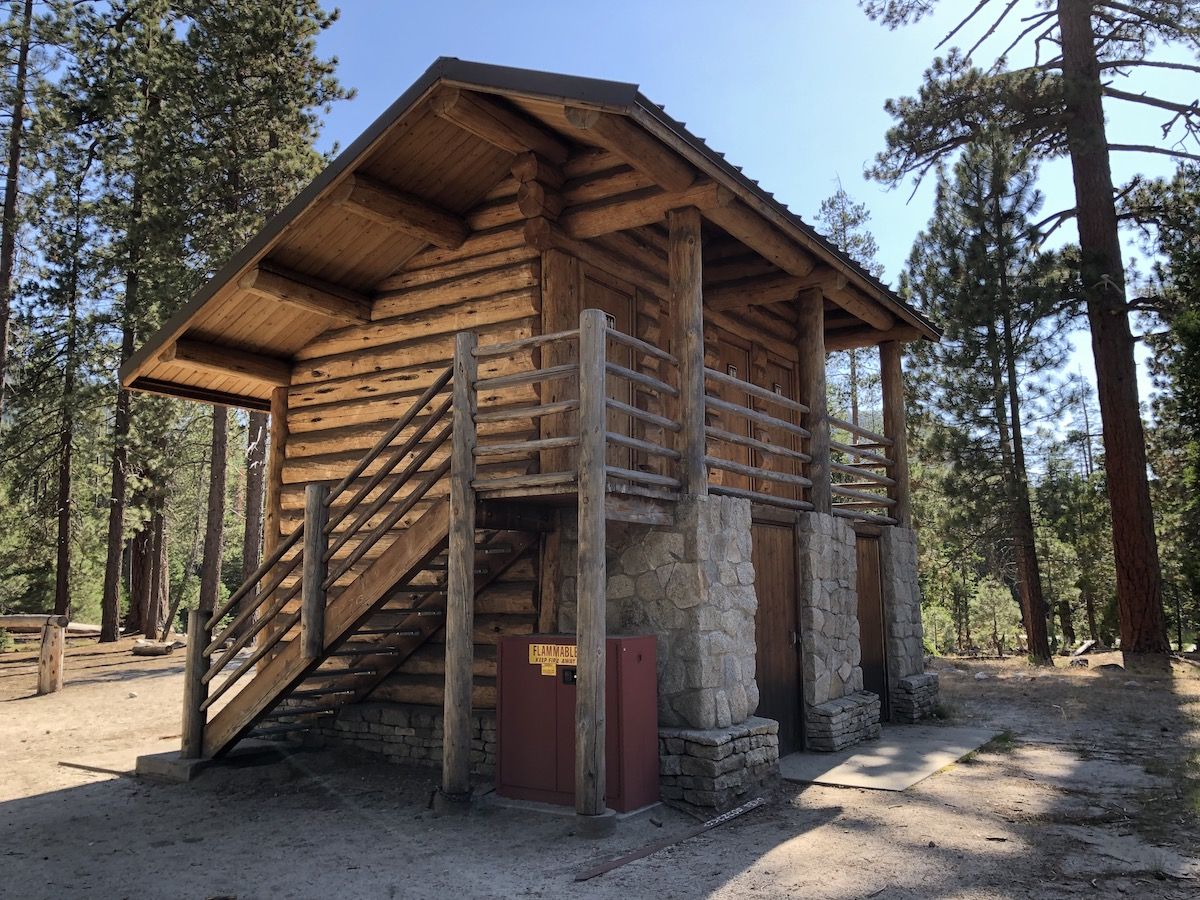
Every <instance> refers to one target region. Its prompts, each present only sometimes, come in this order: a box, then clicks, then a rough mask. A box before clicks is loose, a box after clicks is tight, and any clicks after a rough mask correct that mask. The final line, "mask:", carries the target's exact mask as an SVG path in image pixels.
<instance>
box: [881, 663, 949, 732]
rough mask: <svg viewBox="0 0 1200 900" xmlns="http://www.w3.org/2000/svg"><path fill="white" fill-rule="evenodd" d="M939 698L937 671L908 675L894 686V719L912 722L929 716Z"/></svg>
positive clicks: (894, 720) (895, 720)
mask: <svg viewBox="0 0 1200 900" xmlns="http://www.w3.org/2000/svg"><path fill="white" fill-rule="evenodd" d="M937 698H938V676H937V672H922V673H921V674H920V675H906V676H905V677H904V678H901V679H900V680H899V681H898V682H897V684H896V686H895V687H893V688H892V721H893V722H909V723H912V722H919V721H921V720H922V719H927V718H929V717H930V716H931V715H933V709H934V707H935V706H937Z"/></svg>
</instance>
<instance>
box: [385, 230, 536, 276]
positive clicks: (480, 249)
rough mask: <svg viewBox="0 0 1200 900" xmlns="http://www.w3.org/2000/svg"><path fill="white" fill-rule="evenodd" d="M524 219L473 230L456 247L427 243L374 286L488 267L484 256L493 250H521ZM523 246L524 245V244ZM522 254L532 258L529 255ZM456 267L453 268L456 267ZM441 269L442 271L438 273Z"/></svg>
mask: <svg viewBox="0 0 1200 900" xmlns="http://www.w3.org/2000/svg"><path fill="white" fill-rule="evenodd" d="M524 225H525V223H524V222H514V223H512V224H510V225H504V226H501V227H498V228H488V229H484V230H481V231H476V232H474V233H473V234H472V235H471V236H470V237H469V238H467V239H466V241H465V242H464V243H463V245H462V246H461V247H459V248H458V249H457V250H443V249H442V248H441V247H435V246H433V245H430V246H428V247H426V248H425V249H424V250H422V251H420V252H419V253H417V254H416V255H415V256H413V257H411V258H410V259H409V260H407V261H406V262H405V263H404V270H403V271H400V272H395V273H393V274H391V275H388V276H387V277H386V278H384V279H383V280H382V281H380V282H379V283H378V284H377V285H376V288H377V289H378V290H391V289H392V288H404V287H411V286H412V285H413V284H414V283H415V284H422V283H427V282H429V281H440V280H441V279H442V278H448V277H451V276H453V275H462V274H465V273H466V272H469V271H474V270H477V269H478V268H485V269H490V268H492V266H491V265H486V264H485V261H484V257H486V256H488V255H489V254H494V253H505V252H514V253H518V254H519V253H521V249H522V247H525V238H524V235H523V234H522V230H523V228H524ZM526 249H527V248H526ZM525 258H529V259H532V258H533V256H532V255H528V256H526V257H525ZM456 270H457V271H456ZM443 271H445V272H446V274H442V272H443Z"/></svg>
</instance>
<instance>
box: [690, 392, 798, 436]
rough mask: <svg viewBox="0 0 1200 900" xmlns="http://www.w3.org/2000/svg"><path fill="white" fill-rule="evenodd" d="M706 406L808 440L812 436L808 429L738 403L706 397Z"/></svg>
mask: <svg viewBox="0 0 1200 900" xmlns="http://www.w3.org/2000/svg"><path fill="white" fill-rule="evenodd" d="M704 405H705V407H706V408H708V409H715V410H717V411H718V412H725V413H729V414H731V415H735V416H741V417H742V418H745V419H749V420H750V421H751V422H758V423H759V424H760V425H765V426H767V427H768V428H778V429H780V430H782V431H786V432H788V433H789V434H794V435H797V436H799V437H804V438H806V437H811V436H812V435H811V434H810V433H809V431H808V429H807V428H803V427H802V426H800V425H795V424H793V423H791V422H788V421H786V420H784V419H779V418H776V417H775V416H772V415H769V414H768V413H765V412H761V411H759V410H757V409H747V408H746V407H744V406H739V405H738V404H736V403H729V402H727V401H725V400H722V399H720V398H719V397H712V396H706V397H705V398H704Z"/></svg>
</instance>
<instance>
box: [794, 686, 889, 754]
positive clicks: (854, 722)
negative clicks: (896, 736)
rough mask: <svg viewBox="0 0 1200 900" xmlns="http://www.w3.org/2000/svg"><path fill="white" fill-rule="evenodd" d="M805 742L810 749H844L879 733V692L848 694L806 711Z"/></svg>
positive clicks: (875, 736)
mask: <svg viewBox="0 0 1200 900" xmlns="http://www.w3.org/2000/svg"><path fill="white" fill-rule="evenodd" d="M804 728H805V734H804V737H805V742H806V744H807V745H808V749H809V750H825V751H833V750H842V749H844V748H846V747H849V746H851V745H853V744H857V743H859V742H860V741H869V740H872V739H874V738H877V737H879V732H880V726H879V695H878V694H873V693H871V692H870V691H858V692H857V693H854V694H847V695H846V696H845V697H840V698H838V699H837V700H830V701H828V702H826V703H822V704H820V705H818V706H810V707H808V709H807V710H806V715H805V723H804Z"/></svg>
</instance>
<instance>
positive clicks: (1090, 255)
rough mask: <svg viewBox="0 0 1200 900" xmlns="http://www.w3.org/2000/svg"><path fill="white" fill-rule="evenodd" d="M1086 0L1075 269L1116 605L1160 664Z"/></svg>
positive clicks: (1071, 103)
mask: <svg viewBox="0 0 1200 900" xmlns="http://www.w3.org/2000/svg"><path fill="white" fill-rule="evenodd" d="M1092 6H1093V4H1092V2H1091V0H1059V4H1058V21H1059V26H1060V30H1061V35H1062V56H1063V78H1064V82H1065V88H1066V111H1067V117H1066V118H1067V141H1068V146H1069V149H1070V156H1071V170H1072V173H1073V175H1074V180H1075V202H1076V209H1077V211H1078V213H1077V214H1078V225H1079V247H1080V251H1081V272H1080V274H1081V278H1082V283H1083V289H1084V292H1085V297H1086V300H1087V310H1088V323H1089V325H1090V326H1091V333H1092V355H1093V356H1094V358H1095V363H1096V388H1097V394H1098V397H1099V401H1100V418H1101V421H1102V424H1103V429H1104V468H1105V472H1106V474H1107V477H1108V496H1109V503H1110V505H1111V507H1112V523H1113V529H1112V538H1113V550H1114V553H1115V557H1116V569H1117V609H1118V612H1119V617H1120V624H1121V650H1122V652H1123V653H1124V655H1125V663H1126V666H1127V667H1129V666H1139V665H1144V666H1147V667H1149V668H1155V669H1163V668H1165V667H1166V666H1168V664H1169V663H1168V657H1167V652H1168V646H1167V637H1166V620H1165V616H1164V614H1163V602H1162V571H1161V568H1160V566H1159V559H1158V547H1157V544H1156V541H1155V536H1154V515H1153V510H1152V508H1151V504H1150V487H1149V483H1148V480H1147V476H1146V440H1145V434H1144V432H1143V428H1142V416H1141V407H1140V405H1139V403H1138V387H1137V365H1136V363H1135V361H1134V355H1133V336H1132V333H1131V332H1130V328H1129V312H1128V306H1127V301H1126V297H1125V278H1124V266H1123V263H1122V256H1121V243H1120V238H1119V236H1118V234H1117V211H1116V203H1115V200H1114V198H1113V183H1112V170H1111V168H1110V166H1109V151H1108V137H1107V134H1106V131H1105V124H1104V106H1103V102H1102V99H1101V79H1100V68H1099V64H1098V62H1097V57H1096V45H1095V35H1094V32H1093V30H1092V19H1091V13H1092Z"/></svg>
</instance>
